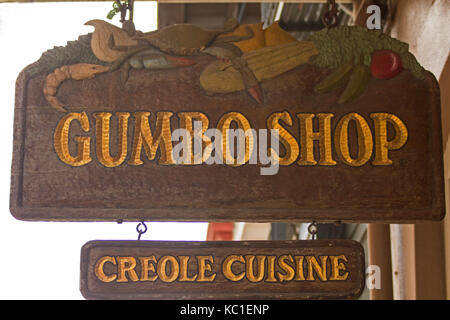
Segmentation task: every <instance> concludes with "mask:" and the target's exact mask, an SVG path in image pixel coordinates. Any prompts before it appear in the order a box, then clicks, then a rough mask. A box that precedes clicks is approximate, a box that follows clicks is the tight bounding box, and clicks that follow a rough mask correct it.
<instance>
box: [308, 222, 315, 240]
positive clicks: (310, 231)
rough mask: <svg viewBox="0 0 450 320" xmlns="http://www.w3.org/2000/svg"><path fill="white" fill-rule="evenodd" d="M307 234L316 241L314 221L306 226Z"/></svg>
mask: <svg viewBox="0 0 450 320" xmlns="http://www.w3.org/2000/svg"><path fill="white" fill-rule="evenodd" d="M308 232H309V234H310V235H311V237H312V239H313V240H316V239H317V223H316V222H315V221H313V222H312V223H310V225H309V226H308Z"/></svg>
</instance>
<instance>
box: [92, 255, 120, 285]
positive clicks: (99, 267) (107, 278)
mask: <svg viewBox="0 0 450 320" xmlns="http://www.w3.org/2000/svg"><path fill="white" fill-rule="evenodd" d="M106 262H110V263H112V264H114V265H115V264H116V259H114V257H110V256H104V257H101V258H100V259H98V261H97V263H96V264H95V267H94V271H95V275H96V276H97V278H98V279H99V280H100V281H103V282H112V281H114V280H116V278H117V275H116V274H111V275H106V274H105V272H104V270H103V268H104V265H105V263H106Z"/></svg>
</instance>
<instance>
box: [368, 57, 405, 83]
mask: <svg viewBox="0 0 450 320" xmlns="http://www.w3.org/2000/svg"><path fill="white" fill-rule="evenodd" d="M370 71H371V72H372V75H373V76H374V77H375V78H377V79H391V78H393V77H395V76H396V75H398V74H399V73H400V71H402V58H401V57H400V55H399V54H398V53H396V52H394V51H391V50H379V51H375V52H374V53H373V54H372V64H371V65H370Z"/></svg>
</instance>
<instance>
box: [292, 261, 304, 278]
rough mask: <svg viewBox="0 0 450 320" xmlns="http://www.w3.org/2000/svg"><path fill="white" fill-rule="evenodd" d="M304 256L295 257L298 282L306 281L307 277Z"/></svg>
mask: <svg viewBox="0 0 450 320" xmlns="http://www.w3.org/2000/svg"><path fill="white" fill-rule="evenodd" d="M304 258H305V257H304V256H294V259H295V274H296V275H295V279H294V280H297V281H304V280H305V275H304V273H303V260H304Z"/></svg>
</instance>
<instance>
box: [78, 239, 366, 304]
mask: <svg viewBox="0 0 450 320" xmlns="http://www.w3.org/2000/svg"><path fill="white" fill-rule="evenodd" d="M364 261H365V260H364V249H363V248H362V246H361V245H360V244H359V243H357V242H356V241H352V240H330V241H329V240H305V241H248V242H247V241H242V242H241V241H224V242H221V241H211V242H203V241H198V242H176V241H173V242H172V241H169V242H158V241H91V242H88V243H87V244H85V245H84V246H83V248H82V250H81V281H80V290H81V293H82V294H83V296H84V297H85V298H87V299H199V300H200V299H349V298H357V297H359V296H360V294H361V293H362V290H363V289H364V281H365V274H364V270H365V263H364Z"/></svg>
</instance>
